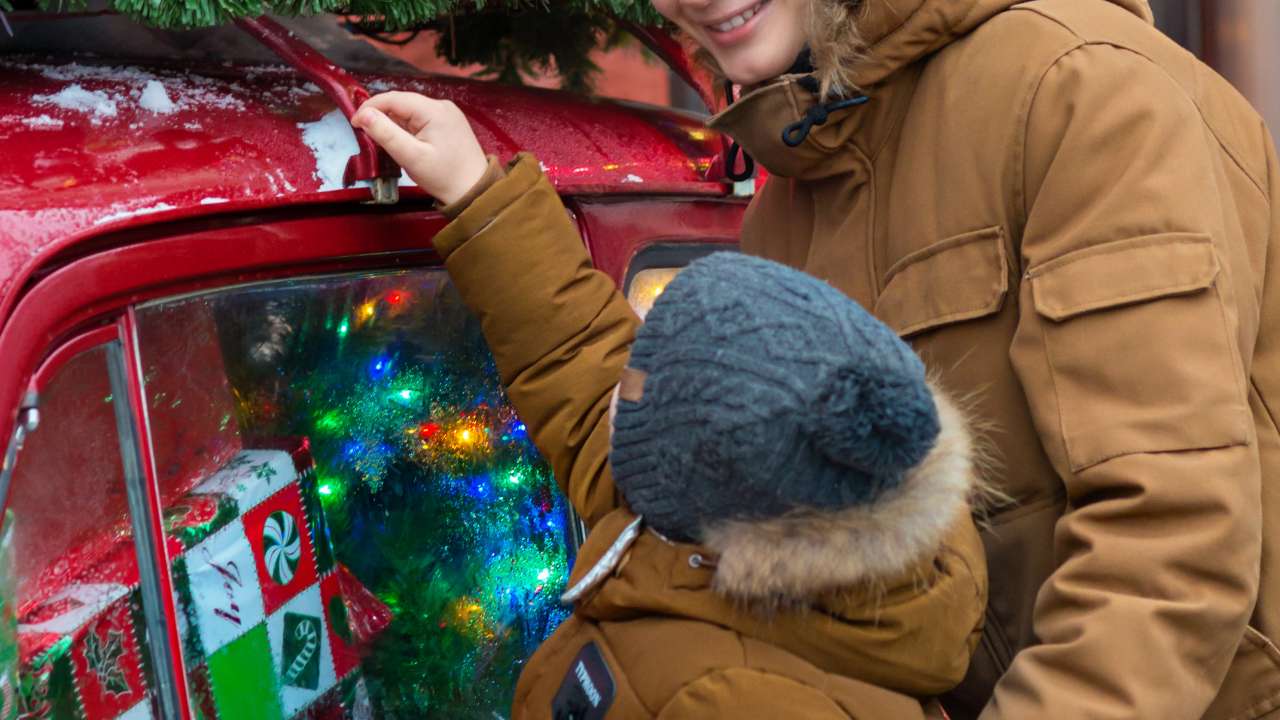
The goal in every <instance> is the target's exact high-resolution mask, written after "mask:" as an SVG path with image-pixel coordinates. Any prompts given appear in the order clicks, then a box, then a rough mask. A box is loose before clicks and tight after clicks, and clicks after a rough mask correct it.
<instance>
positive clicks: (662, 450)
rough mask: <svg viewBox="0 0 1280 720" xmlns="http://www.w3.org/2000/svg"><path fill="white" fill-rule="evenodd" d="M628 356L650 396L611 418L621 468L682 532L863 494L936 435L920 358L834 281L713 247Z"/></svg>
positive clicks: (664, 526) (679, 535)
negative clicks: (825, 280)
mask: <svg viewBox="0 0 1280 720" xmlns="http://www.w3.org/2000/svg"><path fill="white" fill-rule="evenodd" d="M629 367H630V368H632V369H633V370H636V371H640V372H641V373H644V374H645V376H646V377H645V378H644V384H643V395H642V396H641V397H640V398H639V399H638V400H636V401H629V400H627V399H621V400H619V402H618V407H617V414H616V416H615V417H614V435H613V451H612V455H611V463H612V466H613V476H614V481H615V483H616V484H617V486H618V488H619V490H620V491H621V492H622V494H623V496H624V497H625V498H626V500H627V502H628V504H629V505H630V506H631V508H632V510H634V511H635V512H637V513H639V514H641V515H643V516H644V517H645V519H646V521H647V522H648V524H649V525H650V526H651V527H653V528H654V529H656V530H658V531H659V532H661V533H663V534H664V535H666V536H668V537H671V538H673V539H675V540H679V541H692V542H698V541H700V540H701V537H700V536H701V531H702V529H703V528H705V527H707V525H708V523H712V522H716V521H721V520H751V519H767V518H774V517H779V516H782V515H785V514H787V513H791V512H794V511H796V510H840V509H844V508H848V507H852V506H856V505H862V504H868V503H870V502H872V501H874V500H875V499H876V498H877V496H879V495H880V494H881V493H883V492H884V491H885V490H887V489H889V488H892V487H895V486H897V485H898V484H899V483H901V482H902V480H903V477H904V475H905V474H906V472H907V471H908V470H909V469H911V468H912V467H914V466H915V465H916V464H917V463H919V462H920V461H921V460H922V459H924V457H925V455H927V454H928V452H929V450H930V449H931V448H932V446H933V443H934V440H935V439H936V438H937V435H938V432H939V423H938V414H937V408H936V407H935V406H934V402H933V396H932V394H931V393H930V391H929V388H928V386H927V385H926V383H925V370H924V365H923V363H921V362H920V359H919V358H918V357H917V356H916V355H915V353H914V352H912V350H911V348H909V347H908V346H907V345H906V344H905V343H903V342H902V341H901V340H900V339H898V336H897V335H896V334H894V332H893V331H892V330H890V329H889V328H888V327H886V326H885V325H884V324H883V323H881V322H880V321H879V320H876V319H875V318H874V317H872V316H871V315H870V314H869V313H867V312H866V311H865V310H863V309H862V307H861V306H859V305H858V304H857V303H855V302H853V301H852V300H850V299H849V298H847V297H845V296H844V295H843V294H842V293H840V292H839V291H837V290H836V289H834V288H832V287H831V286H830V285H827V284H826V283H824V282H822V281H821V280H818V279H817V278H814V277H812V276H809V275H806V274H804V273H801V272H799V271H796V270H793V269H791V268H788V267H785V266H783V265H779V264H777V263H774V262H770V261H767V260H761V259H759V258H753V257H749V256H746V255H740V254H737V253H727V252H723V253H716V254H714V255H710V256H708V257H705V258H702V259H701V260H698V261H696V262H694V263H692V264H690V265H689V267H687V268H685V270H684V271H683V272H681V273H680V274H679V275H678V276H677V277H676V278H675V279H674V280H673V281H672V282H671V284H670V285H669V286H668V287H667V288H666V290H665V291H664V292H663V293H662V295H661V296H660V297H659V298H658V301H657V302H656V303H655V304H654V306H653V309H652V310H650V311H649V313H648V315H647V317H646V319H645V323H644V325H643V326H642V327H641V328H640V330H639V332H638V334H637V336H636V341H635V344H634V345H633V346H632V350H631V360H630V363H629Z"/></svg>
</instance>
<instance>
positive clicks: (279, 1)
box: [0, 0, 662, 90]
mask: <svg viewBox="0 0 1280 720" xmlns="http://www.w3.org/2000/svg"><path fill="white" fill-rule="evenodd" d="M87 2H88V0H0V11H14V10H19V11H21V10H30V9H38V10H40V11H43V12H76V11H78V10H84V9H86V7H87ZM107 7H108V8H109V9H111V10H114V11H116V12H119V13H122V14H124V15H128V16H129V17H132V18H134V19H136V20H137V21H138V22H140V23H143V24H145V25H149V26H152V27H157V28H165V29H190V28H201V27H212V26H216V25H222V24H224V23H228V22H232V21H234V20H236V19H238V18H253V17H258V16H260V15H263V14H274V15H286V16H297V15H315V14H319V13H335V14H339V15H344V16H347V17H349V18H351V19H352V20H351V23H352V27H353V29H355V30H357V31H359V32H363V33H365V34H371V35H374V36H375V37H385V35H384V34H385V33H398V32H417V31H422V30H429V31H435V32H436V33H438V34H437V44H436V51H437V53H438V54H439V55H440V56H442V57H444V58H446V59H447V60H449V61H450V62H451V63H454V64H456V65H480V66H482V67H483V68H484V71H483V72H482V76H487V77H491V78H494V79H498V80H501V81H504V82H519V81H520V79H521V77H522V76H530V75H533V74H542V73H547V72H554V73H556V74H558V75H559V76H560V78H561V79H562V82H563V84H564V86H565V87H567V88H571V89H576V90H586V89H589V87H590V81H591V78H592V76H593V75H594V73H595V72H596V71H597V70H598V68H597V67H596V66H595V65H594V63H592V61H591V59H590V54H591V52H592V51H593V50H595V49H597V48H600V47H606V46H609V45H612V44H614V43H616V42H617V41H618V40H619V38H620V37H621V34H620V33H619V31H618V27H619V23H624V24H625V23H633V24H636V25H641V26H645V25H658V24H661V23H662V17H661V16H660V15H658V13H657V11H655V10H654V9H653V7H652V6H651V5H650V4H649V1H648V0H555V2H554V3H552V2H551V0H107Z"/></svg>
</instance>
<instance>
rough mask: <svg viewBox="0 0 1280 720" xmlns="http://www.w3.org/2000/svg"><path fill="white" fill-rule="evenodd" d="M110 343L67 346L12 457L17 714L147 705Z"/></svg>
mask: <svg viewBox="0 0 1280 720" xmlns="http://www.w3.org/2000/svg"><path fill="white" fill-rule="evenodd" d="M107 352H108V350H107V347H106V346H98V347H95V348H93V349H90V350H87V351H85V352H83V353H81V354H79V355H77V356H75V357H73V358H72V359H70V360H69V361H68V362H67V363H66V364H65V365H63V366H62V367H61V368H60V369H59V370H58V371H57V373H56V374H55V375H54V376H53V378H52V379H51V381H50V382H49V384H48V385H47V386H46V387H45V388H44V389H42V391H41V393H40V422H39V426H38V427H37V428H36V430H35V431H34V432H32V433H31V434H30V435H28V436H27V437H26V438H25V441H24V444H23V447H22V450H21V452H19V453H18V454H17V455H16V462H15V464H14V467H13V475H12V478H11V484H10V487H9V497H8V511H7V513H6V516H5V528H4V541H3V547H0V553H3V555H4V557H3V558H2V559H0V566H4V567H3V570H0V576H3V577H2V578H0V593H7V594H8V596H6V597H3V598H0V692H2V693H3V695H0V701H3V702H4V703H5V705H4V707H5V708H12V707H14V705H12V704H10V703H11V702H14V701H15V699H16V698H15V695H20V696H21V698H20V699H17V702H19V703H21V706H22V707H23V708H24V712H26V713H28V714H26V715H23V717H88V718H115V717H128V718H143V717H151V709H150V706H151V703H150V697H151V692H152V691H151V689H152V688H154V687H155V682H154V675H153V674H152V668H151V665H150V661H149V659H148V653H147V651H146V649H145V644H146V637H147V626H146V624H145V621H144V619H143V617H144V615H143V611H142V599H141V593H140V590H139V571H138V561H137V555H136V552H135V549H134V544H133V536H132V533H131V531H130V521H129V510H128V500H127V495H126V489H125V482H124V469H123V464H122V461H121V454H120V453H121V446H120V438H119V434H118V433H117V429H116V428H117V426H116V415H115V404H116V403H117V402H118V400H117V399H116V398H115V397H113V395H112V391H111V383H110V379H109V375H108V370H107ZM10 608H12V610H10ZM15 625H16V636H15V635H14V634H12V631H13V630H14V629H15V627H14V626H15ZM15 637H16V641H17V647H16V648H14V647H13V646H12V645H11V644H10V643H11V641H12V639H13V638H15ZM6 658H7V659H8V662H6ZM15 658H16V659H17V661H18V663H19V668H20V669H19V671H18V673H17V674H16V678H15V674H14V673H13V672H12V670H13V668H12V664H11V663H12V661H13V660H14V659H15ZM15 683H16V689H17V690H18V692H14V691H15V686H14V684H15ZM6 712H8V710H6Z"/></svg>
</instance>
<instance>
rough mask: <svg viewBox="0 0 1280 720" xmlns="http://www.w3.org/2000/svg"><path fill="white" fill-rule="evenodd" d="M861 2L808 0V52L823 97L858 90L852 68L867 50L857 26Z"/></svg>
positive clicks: (863, 0) (862, 2) (862, 3)
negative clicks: (815, 70)
mask: <svg viewBox="0 0 1280 720" xmlns="http://www.w3.org/2000/svg"><path fill="white" fill-rule="evenodd" d="M864 5H866V1H865V0H810V3H809V52H810V55H811V59H812V62H813V66H814V68H816V69H817V76H818V81H819V83H820V88H821V94H822V97H823V98H824V99H825V98H827V97H829V96H830V95H832V94H836V95H848V94H850V93H853V92H855V91H857V90H858V87H857V85H856V84H855V83H854V81H853V78H854V68H855V66H856V65H857V64H858V61H859V60H861V59H862V58H863V57H864V53H865V52H866V49H867V46H866V42H865V41H864V40H863V39H862V33H861V31H860V30H859V28H858V21H859V19H860V18H859V15H860V14H861V13H862V8H863V6H864Z"/></svg>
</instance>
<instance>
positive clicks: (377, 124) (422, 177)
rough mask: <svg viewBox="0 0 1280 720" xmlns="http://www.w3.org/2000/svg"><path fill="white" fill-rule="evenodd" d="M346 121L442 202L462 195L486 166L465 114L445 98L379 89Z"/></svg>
mask: <svg viewBox="0 0 1280 720" xmlns="http://www.w3.org/2000/svg"><path fill="white" fill-rule="evenodd" d="M351 124H352V125H354V126H355V127H358V128H362V129H364V131H365V132H367V133H369V136H370V137H372V138H373V141H374V142H376V143H378V144H379V145H381V146H382V148H383V149H384V150H386V151H387V154H389V155H390V156H391V157H392V158H393V159H394V160H395V161H396V162H398V163H400V166H401V167H403V168H404V169H405V172H407V173H409V177H410V178H412V179H413V181H414V182H415V183H417V184H418V187H420V188H422V189H423V190H425V191H426V192H428V193H430V194H431V196H432V197H434V198H436V199H437V200H439V201H440V202H441V203H444V204H445V205H448V204H450V203H453V202H455V201H457V200H459V199H460V198H461V197H462V196H463V195H465V194H466V193H467V191H468V190H470V189H471V188H472V186H474V185H475V184H476V183H477V182H479V181H480V178H482V177H484V172H485V168H486V167H487V166H488V160H487V159H486V158H485V154H484V150H482V149H481V148H480V143H479V141H477V140H476V136H475V133H474V132H472V131H471V125H470V124H468V123H467V117H466V116H465V115H463V114H462V111H461V110H459V109H458V106H457V105H454V104H453V103H452V102H449V101H448V100H434V99H432V98H429V97H426V96H425V95H419V94H417V93H407V92H388V93H382V94H381V95H375V96H373V97H371V98H369V99H368V100H367V101H366V102H365V103H364V104H363V105H361V106H360V109H359V110H358V111H357V112H356V114H355V116H353V117H352V118H351Z"/></svg>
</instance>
